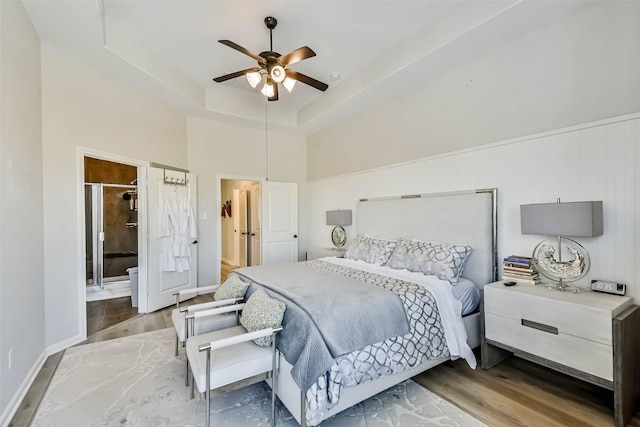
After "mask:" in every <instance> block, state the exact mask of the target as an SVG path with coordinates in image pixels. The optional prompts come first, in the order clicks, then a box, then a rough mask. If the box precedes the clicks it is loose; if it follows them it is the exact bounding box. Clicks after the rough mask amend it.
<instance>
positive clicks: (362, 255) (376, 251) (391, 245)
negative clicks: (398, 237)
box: [344, 234, 396, 265]
mask: <svg viewBox="0 0 640 427" xmlns="http://www.w3.org/2000/svg"><path fill="white" fill-rule="evenodd" d="M395 248H396V241H395V240H387V239H379V238H376V237H369V236H366V235H364V236H363V235H362V234H359V235H357V236H356V238H355V240H354V241H353V243H352V244H351V246H349V249H348V250H347V252H346V253H345V254H344V257H345V258H348V259H355V260H362V261H365V262H368V263H370V264H377V265H384V264H385V263H386V262H387V261H388V260H389V257H390V256H391V254H392V253H393V250H394V249H395Z"/></svg>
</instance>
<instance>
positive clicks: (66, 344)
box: [47, 334, 87, 356]
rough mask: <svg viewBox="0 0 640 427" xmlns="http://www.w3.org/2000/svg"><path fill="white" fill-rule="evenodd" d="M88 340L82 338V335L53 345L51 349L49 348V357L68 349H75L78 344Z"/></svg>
mask: <svg viewBox="0 0 640 427" xmlns="http://www.w3.org/2000/svg"><path fill="white" fill-rule="evenodd" d="M86 339H87V337H85V336H82V335H80V334H78V335H76V336H74V337H71V338H68V339H66V340H64V341H60V342H59V343H55V344H54V345H51V346H49V347H47V356H51V355H54V354H56V353H59V352H61V351H63V350H66V349H68V348H69V347H73V346H74V345H76V344H80V343H81V342H83V341H85V340H86Z"/></svg>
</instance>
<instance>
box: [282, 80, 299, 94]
mask: <svg viewBox="0 0 640 427" xmlns="http://www.w3.org/2000/svg"><path fill="white" fill-rule="evenodd" d="M282 84H283V85H284V87H286V88H287V90H288V91H289V92H291V91H292V90H293V87H294V86H295V85H296V81H295V80H294V79H292V78H291V77H287V78H286V79H284V81H283V82H282Z"/></svg>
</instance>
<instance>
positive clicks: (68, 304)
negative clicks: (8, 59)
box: [42, 45, 188, 348]
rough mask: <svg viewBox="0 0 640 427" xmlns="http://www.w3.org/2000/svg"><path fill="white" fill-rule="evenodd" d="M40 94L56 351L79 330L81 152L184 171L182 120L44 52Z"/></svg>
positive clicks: (50, 331)
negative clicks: (97, 152)
mask: <svg viewBox="0 0 640 427" xmlns="http://www.w3.org/2000/svg"><path fill="white" fill-rule="evenodd" d="M42 91H43V94H42V123H43V171H44V177H43V178H44V193H45V195H44V211H45V213H46V215H45V221H44V233H45V239H44V248H45V278H46V280H45V289H46V301H45V306H46V325H47V331H46V336H47V345H48V346H54V348H59V347H61V346H66V345H69V344H71V343H74V341H75V340H77V339H79V338H81V336H82V333H83V328H84V325H83V324H82V313H81V312H80V310H84V301H83V298H84V287H83V286H82V282H83V277H82V274H81V270H80V265H79V262H80V260H81V259H82V254H79V253H78V246H79V245H82V244H83V241H84V236H83V235H81V233H80V230H81V229H80V226H79V224H81V223H82V218H81V217H80V216H81V215H80V214H79V213H80V212H82V210H81V209H79V208H80V206H82V197H81V188H82V186H81V183H82V179H83V177H82V175H81V174H80V170H79V167H78V166H79V163H80V161H81V159H79V155H78V147H86V148H89V149H92V150H97V151H100V152H104V153H108V154H110V155H114V156H119V157H122V159H131V160H132V161H154V162H158V163H163V164H169V165H173V166H177V167H182V168H186V167H187V166H188V165H187V147H186V145H187V143H186V119H185V117H184V116H183V115H182V114H180V113H178V112H176V111H175V110H172V109H171V108H168V107H166V106H165V105H164V104H162V103H161V102H159V101H156V100H155V99H153V98H151V97H149V96H146V95H144V94H142V93H141V92H140V91H139V90H136V89H133V88H130V87H128V86H125V85H123V84H120V83H117V82H115V81H114V80H113V79H111V78H109V77H106V76H105V75H102V74H100V73H98V72H96V71H95V70H93V69H91V68H89V67H86V66H84V65H82V64H81V63H79V62H77V61H76V60H74V59H72V58H70V57H67V56H65V55H64V54H61V53H60V52H58V51H56V50H55V49H53V48H51V47H49V46H47V45H43V48H42ZM122 162H123V163H126V161H122Z"/></svg>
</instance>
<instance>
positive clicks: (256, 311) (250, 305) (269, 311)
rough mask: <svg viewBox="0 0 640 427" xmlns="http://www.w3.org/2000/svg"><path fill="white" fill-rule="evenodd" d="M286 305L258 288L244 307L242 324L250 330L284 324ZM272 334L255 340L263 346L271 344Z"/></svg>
mask: <svg viewBox="0 0 640 427" xmlns="http://www.w3.org/2000/svg"><path fill="white" fill-rule="evenodd" d="M285 309H286V306H285V305H284V303H283V302H282V301H280V300H277V299H275V298H271V297H270V296H269V295H267V293H266V292H265V291H263V290H262V289H258V290H257V291H255V292H254V293H253V294H251V296H250V297H249V300H248V301H247V302H246V304H245V305H244V308H243V309H242V317H241V318H240V324H241V325H242V326H244V327H245V329H246V330H247V331H249V332H255V331H259V330H260V329H265V328H275V327H278V326H280V325H282V319H283V318H284V310H285ZM272 338H273V337H271V336H268V337H262V338H256V339H255V340H253V341H254V342H255V343H256V344H258V345H259V346H262V347H267V346H270V345H271V341H272Z"/></svg>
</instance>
